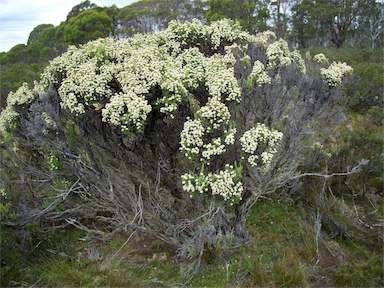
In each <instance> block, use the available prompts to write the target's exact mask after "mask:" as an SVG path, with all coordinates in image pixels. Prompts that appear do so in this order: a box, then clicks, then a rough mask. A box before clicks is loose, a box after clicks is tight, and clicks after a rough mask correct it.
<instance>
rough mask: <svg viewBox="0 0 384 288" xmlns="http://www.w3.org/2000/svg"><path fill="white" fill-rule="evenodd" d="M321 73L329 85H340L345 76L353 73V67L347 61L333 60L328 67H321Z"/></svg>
mask: <svg viewBox="0 0 384 288" xmlns="http://www.w3.org/2000/svg"><path fill="white" fill-rule="evenodd" d="M320 73H321V75H323V78H324V81H325V82H326V83H328V85H329V86H338V85H340V84H341V81H342V80H343V77H345V76H346V75H352V73H353V68H352V67H351V66H348V65H347V63H345V62H344V63H341V62H337V63H336V62H333V63H332V64H331V65H330V66H329V67H328V68H327V69H325V68H321V69H320Z"/></svg>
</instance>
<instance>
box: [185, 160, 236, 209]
mask: <svg viewBox="0 0 384 288" xmlns="http://www.w3.org/2000/svg"><path fill="white" fill-rule="evenodd" d="M203 170H204V166H203V167H202V171H201V172H200V173H199V174H197V175H195V174H193V173H186V174H184V175H182V176H181V179H182V184H183V189H184V190H185V191H187V192H188V193H189V194H190V196H191V198H192V197H194V196H197V195H198V194H203V193H207V192H208V191H209V188H211V192H212V195H220V196H222V197H223V198H224V200H225V201H228V202H229V204H230V205H233V204H235V203H239V201H240V200H241V195H242V193H243V190H244V188H243V184H242V183H241V182H240V181H239V175H238V171H236V169H234V168H233V166H232V165H229V164H226V165H225V170H224V171H220V172H219V173H209V174H208V175H205V174H204V173H203Z"/></svg>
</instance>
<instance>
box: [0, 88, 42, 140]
mask: <svg viewBox="0 0 384 288" xmlns="http://www.w3.org/2000/svg"><path fill="white" fill-rule="evenodd" d="M36 95H37V94H36V93H35V92H34V91H32V90H30V89H29V87H28V84H27V83H25V82H24V83H23V85H22V86H21V87H19V89H17V91H16V92H10V93H9V94H8V97H7V107H6V108H5V109H4V110H3V111H2V112H1V114H0V133H5V132H6V131H8V129H9V127H10V125H11V124H12V123H14V121H15V120H17V118H18V117H19V115H20V114H19V113H18V112H16V110H15V107H16V106H23V105H25V104H30V103H32V102H33V101H34V100H35V99H36Z"/></svg>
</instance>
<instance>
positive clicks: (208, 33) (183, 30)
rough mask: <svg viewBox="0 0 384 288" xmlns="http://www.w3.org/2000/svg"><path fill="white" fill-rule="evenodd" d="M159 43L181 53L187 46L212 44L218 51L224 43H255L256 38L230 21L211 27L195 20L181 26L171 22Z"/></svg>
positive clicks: (222, 21)
mask: <svg viewBox="0 0 384 288" xmlns="http://www.w3.org/2000/svg"><path fill="white" fill-rule="evenodd" d="M158 35H159V36H160V37H159V38H158V39H159V40H158V42H159V43H164V44H165V45H167V47H168V48H169V49H170V50H171V51H172V53H175V54H177V53H179V52H180V51H181V48H182V47H185V46H186V45H187V44H192V43H193V44H197V43H201V42H206V41H208V42H210V43H211V44H212V46H213V49H217V48H218V47H219V46H220V45H222V43H226V42H227V43H228V42H234V41H240V42H244V43H252V42H255V37H254V36H252V35H250V34H249V33H247V32H244V31H242V29H241V27H240V25H239V24H238V23H236V22H233V21H231V20H228V19H222V20H220V21H217V22H213V23H212V24H211V25H210V26H204V25H202V23H201V22H200V21H199V20H197V19H193V20H192V22H188V21H186V22H185V23H183V24H181V23H180V22H178V21H171V22H170V23H169V24H168V29H167V30H165V31H161V32H159V33H158Z"/></svg>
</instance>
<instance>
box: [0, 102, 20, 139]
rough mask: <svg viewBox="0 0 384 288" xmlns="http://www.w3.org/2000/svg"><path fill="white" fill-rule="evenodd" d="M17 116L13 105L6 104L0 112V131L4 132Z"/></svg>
mask: <svg viewBox="0 0 384 288" xmlns="http://www.w3.org/2000/svg"><path fill="white" fill-rule="evenodd" d="M18 117H19V113H17V112H16V111H15V109H14V107H13V106H7V107H6V108H5V109H4V110H3V111H2V112H1V114H0V132H1V133H2V134H4V133H5V132H6V131H8V129H9V127H10V125H12V123H14V122H15V121H16V120H17V118H18Z"/></svg>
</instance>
